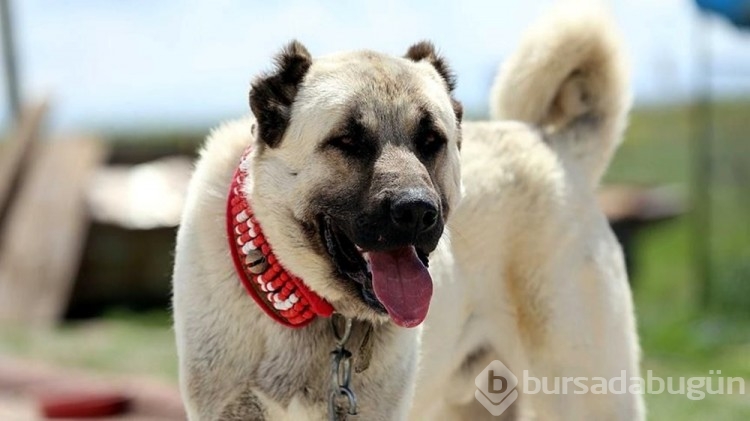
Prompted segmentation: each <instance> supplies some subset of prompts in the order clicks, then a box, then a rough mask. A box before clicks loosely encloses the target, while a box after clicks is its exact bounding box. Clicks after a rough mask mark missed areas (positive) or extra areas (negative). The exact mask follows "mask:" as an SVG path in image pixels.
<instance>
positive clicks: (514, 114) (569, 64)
mask: <svg viewBox="0 0 750 421" xmlns="http://www.w3.org/2000/svg"><path fill="white" fill-rule="evenodd" d="M613 28H614V24H613V23H612V21H611V20H610V19H609V18H608V17H607V16H606V15H605V14H604V13H602V12H599V11H596V12H594V11H583V10H580V9H575V10H564V9H560V10H558V11H556V12H555V13H552V14H550V15H549V16H547V17H545V18H543V19H542V20H541V21H539V22H537V23H536V24H535V25H534V26H533V27H532V28H531V29H530V30H529V31H528V32H527V33H526V34H525V36H524V37H523V39H522V41H521V43H520V46H519V47H518V49H517V50H516V52H515V53H514V54H513V55H512V56H511V57H510V58H509V59H508V60H507V61H506V62H505V63H504V64H503V65H502V66H501V68H500V70H499V72H498V75H497V77H496V79H495V83H494V86H493V88H492V92H491V98H490V114H491V117H492V118H493V119H502V120H519V121H522V122H525V123H527V124H531V125H534V126H537V127H539V128H540V129H541V130H542V131H543V133H544V134H545V138H546V139H547V140H548V142H549V144H550V145H551V147H552V148H554V149H555V150H556V151H557V152H558V153H559V154H560V155H561V157H562V159H563V161H564V162H565V163H566V164H567V165H574V166H578V167H579V168H580V170H581V171H583V173H584V175H585V176H586V177H587V178H588V179H589V181H590V183H591V185H592V186H596V185H597V184H598V183H599V179H600V178H601V176H602V174H603V173H604V171H605V170H606V168H607V166H608V165H609V161H610V159H611V157H612V154H613V153H614V151H615V149H616V148H617V146H618V145H619V143H620V140H621V137H622V132H623V131H624V129H625V126H626V123H627V114H628V111H629V109H630V103H631V96H630V86H629V81H628V72H627V66H626V64H625V60H624V54H623V51H622V50H623V49H622V46H621V45H620V42H619V39H618V37H617V35H616V33H615V30H614V29H613Z"/></svg>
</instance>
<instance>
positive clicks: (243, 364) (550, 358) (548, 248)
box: [174, 14, 644, 420]
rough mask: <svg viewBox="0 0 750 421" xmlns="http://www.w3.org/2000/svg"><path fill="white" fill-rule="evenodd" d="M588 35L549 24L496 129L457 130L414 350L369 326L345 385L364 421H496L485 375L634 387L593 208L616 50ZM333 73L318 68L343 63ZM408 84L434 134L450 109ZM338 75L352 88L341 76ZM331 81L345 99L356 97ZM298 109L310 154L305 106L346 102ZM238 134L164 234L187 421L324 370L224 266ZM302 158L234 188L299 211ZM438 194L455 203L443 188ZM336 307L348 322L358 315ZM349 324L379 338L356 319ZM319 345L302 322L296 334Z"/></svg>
mask: <svg viewBox="0 0 750 421" xmlns="http://www.w3.org/2000/svg"><path fill="white" fill-rule="evenodd" d="M603 19H604V18H603V17H602V16H600V15H598V14H596V15H583V16H569V15H567V14H563V15H555V17H553V18H549V19H546V20H544V21H543V22H542V23H540V24H538V25H537V26H536V27H535V28H534V29H532V31H531V32H530V33H529V35H528V36H527V37H526V38H525V39H524V41H522V43H521V45H520V47H519V49H518V51H517V53H516V54H515V55H514V56H513V57H511V58H510V59H509V60H508V61H507V62H506V64H505V65H504V66H503V68H502V70H501V72H500V74H499V75H498V78H497V81H496V84H495V87H494V88H493V94H492V100H491V101H492V102H491V109H492V115H493V118H494V119H495V120H504V121H490V122H481V123H469V122H465V123H464V124H463V127H462V131H463V144H462V149H461V173H462V183H463V199H462V201H461V202H460V205H458V206H457V207H456V208H455V210H454V211H453V214H452V215H451V217H450V220H449V224H448V231H449V232H447V233H446V234H445V236H444V238H443V240H442V241H441V243H440V245H439V246H438V249H437V250H436V251H435V252H433V253H432V255H431V257H430V262H431V263H430V272H431V274H432V277H433V280H434V282H435V286H436V288H435V294H434V296H433V300H432V304H431V308H430V312H429V315H428V318H427V320H426V322H425V326H424V329H423V330H424V335H422V328H416V329H403V328H395V327H392V326H390V327H388V326H386V325H389V323H386V324H385V325H384V327H383V329H386V330H385V331H384V332H385V333H384V334H383V335H381V336H379V337H378V340H377V341H376V343H375V345H374V349H373V357H372V361H371V364H370V367H369V368H368V369H367V370H366V371H364V372H363V373H357V374H355V378H354V380H355V392H356V393H357V395H358V398H359V399H360V402H362V410H363V412H362V413H363V414H368V416H366V417H363V418H362V419H404V418H407V417H408V418H410V419H415V420H422V419H425V420H427V419H429V420H439V419H445V420H454V419H472V420H473V419H483V418H484V419H494V418H493V417H492V416H491V415H490V414H489V412H487V411H486V410H485V409H484V408H482V407H481V406H479V404H478V403H477V402H476V401H475V398H474V392H475V390H476V386H475V385H474V378H475V377H476V375H478V374H479V372H480V371H481V370H482V369H484V367H485V366H486V365H487V364H488V363H489V362H490V361H492V360H493V359H498V360H500V361H502V362H503V363H504V364H505V365H507V366H508V367H509V368H510V369H511V371H513V372H514V373H515V374H516V375H517V376H518V377H519V378H520V377H521V374H522V372H523V370H529V372H530V374H531V375H533V376H536V377H550V378H551V377H555V376H560V377H563V376H568V377H607V378H608V377H616V376H619V375H620V374H621V373H620V371H621V370H625V371H626V372H627V376H628V377H630V376H636V375H638V374H639V361H638V360H639V350H638V341H637V336H636V333H635V322H634V318H633V308H632V302H631V296H630V290H629V287H628V283H627V275H626V272H625V268H624V264H623V258H622V253H621V250H620V247H619V245H618V243H617V241H616V239H615V237H614V236H613V234H612V232H611V230H610V229H609V226H608V224H607V221H606V218H605V217H604V215H603V214H602V212H601V211H600V210H599V208H598V207H597V205H596V201H595V197H594V189H595V187H596V185H597V184H598V181H599V178H600V177H601V175H602V173H603V172H604V170H605V169H606V166H607V163H608V161H609V159H610V157H611V155H612V153H613V151H614V150H615V148H616V146H617V144H618V142H619V141H620V138H621V134H622V130H623V129H624V126H625V122H626V115H627V111H628V107H629V97H628V92H629V90H628V85H627V80H626V77H625V71H624V66H623V65H622V63H621V58H620V46H619V44H618V43H617V42H616V37H615V36H614V35H613V34H612V32H611V30H610V29H609V24H608V23H606V21H605V20H603ZM345 57H351V56H345ZM337 60H338V59H336V58H335V57H334V59H332V60H331V61H330V63H331V64H330V66H336V65H338V64H340V62H339V61H337ZM347 60H348V58H347ZM355 64H356V63H352V64H351V66H354V65H355ZM418 64H419V63H418ZM425 66H426V65H425ZM313 69H315V67H313ZM318 69H323V70H321V71H325V67H318ZM420 71H424V82H420V83H424V86H423V89H424V90H425V92H428V94H427V95H431V97H430V98H432V99H431V103H433V104H435V107H437V108H438V109H439V110H440V113H442V114H441V115H442V116H443V120H442V123H441V124H444V125H446V126H450V125H451V124H452V123H451V121H452V118H451V108H450V104H449V103H447V102H446V99H445V97H441V96H440V95H439V94H438V93H437V90H438V85H437V84H436V82H437V81H436V76H435V73H434V72H432V71H430V70H429V69H423V70H420ZM351 74H352V77H356V70H353V71H352V73H351ZM321 77H322V76H321ZM339 82H341V86H343V87H346V86H347V83H356V81H352V82H342V81H339ZM303 92H304V91H303ZM306 95H313V96H314V95H319V97H317V98H316V97H307V98H303V99H302V101H303V104H306V105H305V107H306V108H305V109H302V110H301V109H299V108H298V109H295V110H294V112H295V113H303V114H302V115H307V116H309V119H305V118H302V119H301V120H297V123H295V119H294V118H292V125H291V126H290V132H291V133H292V134H291V135H287V138H289V137H290V136H291V137H292V138H294V137H297V138H305V137H308V138H316V137H318V136H319V135H320V133H323V132H325V131H326V130H327V129H326V128H325V127H322V125H325V124H328V122H329V121H330V119H329V118H326V116H316V115H315V112H316V109H319V108H325V107H317V106H316V101H328V102H331V101H332V102H336V101H341V102H344V100H343V99H342V97H344V96H346V92H345V91H342V90H340V88H339V89H338V90H337V88H336V84H335V83H334V84H332V85H331V86H330V89H328V90H326V91H325V92H324V91H308V92H307V93H306ZM506 120H515V121H506ZM253 124H254V120H253V118H252V117H250V118H247V119H244V120H238V121H235V122H231V123H228V124H226V125H224V126H222V127H221V128H219V129H218V130H216V131H215V132H214V133H212V135H211V136H210V138H209V140H208V142H207V144H206V146H205V148H204V150H203V152H202V153H201V159H200V161H199V163H198V165H197V168H196V172H195V175H194V177H193V180H192V182H191V185H190V193H189V196H188V203H187V206H186V209H185V213H184V219H183V224H182V226H181V228H180V232H179V235H178V241H177V250H176V264H175V274H174V309H175V330H176V333H177V344H178V350H179V354H180V380H181V387H182V391H183V396H184V397H185V399H186V404H187V410H188V414H189V417H190V419H191V420H209V419H216V417H217V416H218V414H221V413H222V411H224V410H225V408H226V406H227V405H231V404H232V403H233V402H243V400H242V396H240V395H241V394H242V393H243V387H244V385H245V384H246V382H247V379H249V378H252V377H253V373H254V372H256V371H257V370H258V367H265V364H267V362H268V360H269V358H276V357H278V355H279V354H281V355H282V357H283V358H287V359H288V364H289V365H293V364H300V365H301V366H303V365H307V366H322V367H323V370H324V371H325V370H327V367H328V364H329V361H328V360H327V359H326V358H322V359H321V358H317V357H316V356H315V355H312V354H308V353H307V352H306V350H304V349H296V348H295V346H298V344H300V343H304V342H302V339H301V337H302V336H304V335H306V333H305V331H304V329H303V330H302V331H291V330H289V329H287V328H284V327H281V326H280V325H278V324H276V322H274V321H272V320H271V319H270V318H268V317H267V316H265V314H263V313H262V312H261V311H260V310H259V309H258V308H257V306H256V305H255V303H254V302H253V301H252V300H251V299H250V298H248V297H247V296H246V294H245V292H244V291H243V290H242V289H241V288H240V287H239V286H238V284H237V280H236V278H235V275H234V272H233V271H234V269H233V266H232V263H231V260H230V259H229V258H228V250H227V248H226V238H225V233H224V229H223V224H224V217H225V215H224V211H225V208H224V206H225V200H226V193H227V188H228V186H229V183H230V180H231V176H232V172H233V171H234V168H235V166H236V165H237V163H238V161H239V157H240V155H241V154H242V151H243V150H244V149H245V147H246V146H247V145H248V144H249V142H251V141H252V139H253V134H252V130H253V129H252V127H253ZM453 129H454V128H453V127H448V130H453ZM287 138H285V140H284V141H286V139H287ZM307 144H308V145H310V144H312V143H311V142H308V143H307ZM300 145H302V143H300ZM310 153H312V152H311V151H304V150H299V149H296V150H292V149H284V147H281V148H279V149H278V150H277V151H275V152H273V153H272V154H271V157H270V158H269V157H268V156H266V157H265V158H263V159H264V160H265V161H261V158H259V157H256V168H255V170H254V171H256V172H255V174H256V179H262V178H263V177H264V174H265V177H266V180H268V183H274V181H272V180H276V181H275V183H276V184H269V185H267V186H264V187H261V186H260V182H258V183H259V185H258V186H256V187H255V188H253V187H252V186H249V187H248V194H261V195H266V196H267V203H276V202H278V201H284V200H290V196H295V199H296V200H304V198H305V194H306V192H307V191H308V190H307V189H309V188H310V186H309V185H302V186H298V187H297V189H294V188H290V187H289V186H292V185H293V184H291V183H292V182H291V181H289V180H285V177H286V174H287V173H289V172H290V171H294V170H300V169H301V168H304V167H305V166H306V165H309V163H307V162H305V161H304V159H305V157H306V156H309V154H310ZM274 154H287V156H275V155H274ZM290 163H291V164H290ZM290 165H291V166H292V167H294V168H289V167H290ZM312 165H313V168H312V169H311V170H310V173H309V174H308V175H309V176H314V177H322V178H324V175H323V174H324V173H325V171H327V170H326V168H317V167H315V164H314V163H313V164H312ZM446 172H450V174H444V176H445V177H446V184H448V185H450V184H451V182H452V180H455V179H456V176H457V172H458V163H453V162H451V163H449V164H447V165H446ZM314 181H315V180H313V181H312V182H314ZM263 189H265V190H263ZM279 189H282V192H281V193H280V194H279ZM284 189H286V190H284ZM449 194H453V195H455V196H456V197H455V198H451V200H452V201H457V200H458V197H457V196H458V195H457V188H452V190H451V192H449ZM279 208H283V206H281V205H279ZM272 209H273V207H271V206H268V207H267V208H266V209H262V208H261V209H258V210H257V212H258V214H259V217H262V220H263V221H264V222H263V223H264V224H268V225H269V227H271V228H269V232H274V231H280V232H283V230H284V229H285V228H284V227H285V226H286V225H285V224H286V222H285V221H286V218H289V215H281V214H275V213H274V211H273V210H272ZM263 213H264V214H263ZM266 221H267V222H266ZM274 224H276V226H275V227H274V226H273V225H274ZM290 234H291V235H292V236H294V235H296V234H295V233H290ZM274 240H275V239H274V238H270V241H271V243H272V244H274V247H275V248H276V250H277V254H278V255H279V256H280V258H282V259H285V260H286V261H288V262H290V265H291V266H292V267H291V269H292V270H294V271H296V272H304V273H313V274H316V273H318V274H319V276H320V277H322V276H324V275H325V273H326V272H325V271H324V270H322V269H320V270H319V271H318V269H317V268H322V267H323V266H324V264H323V262H321V261H319V259H321V257H320V256H319V255H313V254H312V253H305V250H303V249H300V248H299V244H292V243H287V242H285V241H284V240H283V239H278V241H274ZM285 256H287V257H285ZM316 276H317V275H315V276H313V278H312V279H310V280H309V281H308V282H309V283H310V285H311V287H313V289H316V290H317V291H320V290H321V289H322V290H324V292H322V293H323V294H324V296H326V298H328V299H330V300H331V301H332V302H334V305H336V302H337V299H338V298H340V297H338V296H337V292H336V291H335V290H328V289H327V286H326V285H327V284H326V283H325V280H324V279H316ZM344 301H346V300H344ZM339 305H341V306H344V308H346V309H347V310H345V311H355V310H358V309H359V307H357V306H356V305H352V307H346V304H344V303H343V302H342V303H339ZM337 309H338V310H340V311H341V308H339V307H337ZM363 318H364V319H366V320H370V321H374V322H376V323H379V320H378V318H377V317H375V316H373V315H371V314H369V313H366V312H365V313H363ZM323 323H324V322H323ZM305 329H307V328H305ZM322 329H323V327H322V326H320V325H315V324H314V325H313V326H312V327H311V328H310V330H309V334H310V335H317V334H318V333H319V332H322ZM420 338H421V339H420ZM331 346H332V344H331ZM418 358H419V361H420V362H419V364H418V363H417V360H418ZM292 361H294V363H292ZM418 365H419V367H417V366H418ZM281 374H283V373H281ZM326 381H327V378H325V377H323V378H321V382H326ZM519 389H520V388H519ZM252 391H253V393H254V394H255V397H256V398H257V401H259V402H258V403H259V405H260V406H261V407H263V409H264V414H265V416H266V418H267V419H272V420H276V419H290V420H292V419H294V420H301V419H316V420H319V419H325V408H324V407H323V406H321V405H320V404H312V405H311V404H310V403H309V402H307V401H306V400H305V398H304V395H305V392H304V391H299V393H298V394H297V395H294V397H292V399H291V401H289V402H287V403H281V402H280V401H279V399H276V398H274V397H273V396H268V395H267V394H264V393H263V392H260V391H259V390H257V389H255V388H253V389H252ZM519 391H520V390H519ZM505 416H506V417H507V418H508V419H514V418H515V419H539V420H557V419H560V420H638V419H642V418H643V417H644V409H643V403H642V399H641V397H640V396H637V395H630V394H625V395H613V394H607V395H594V394H587V395H572V394H570V395H543V394H540V395H524V394H521V397H520V398H519V400H518V401H517V402H516V403H515V404H514V405H513V406H512V407H511V410H510V411H508V412H507V413H506V414H505Z"/></svg>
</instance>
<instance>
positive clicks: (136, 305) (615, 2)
mask: <svg viewBox="0 0 750 421" xmlns="http://www.w3.org/2000/svg"><path fill="white" fill-rule="evenodd" d="M606 3H607V4H608V5H609V6H610V7H611V9H612V12H613V14H614V16H615V20H616V22H617V23H618V25H619V26H620V29H621V32H622V34H623V37H624V39H625V41H626V44H627V48H628V50H629V55H630V58H631V64H632V84H633V88H634V92H635V108H634V111H633V113H632V116H631V123H630V128H629V130H628V132H627V134H626V140H625V142H624V144H623V146H622V147H621V149H620V151H619V153H618V154H617V156H616V158H615V160H614V162H613V164H612V166H611V168H610V170H609V173H608V175H607V176H606V178H605V183H604V185H603V186H602V189H601V191H600V202H601V204H602V206H603V207H604V209H605V211H606V213H607V215H608V216H609V218H610V221H611V223H612V226H613V228H614V229H615V231H616V233H617V235H618V238H619V239H620V241H621V243H622V244H623V246H624V248H625V250H626V254H627V260H628V267H629V270H630V274H631V278H632V279H631V284H632V286H633V292H634V297H635V303H636V311H637V316H638V323H639V330H640V335H641V340H642V346H643V352H644V373H645V370H653V372H654V376H661V377H669V376H675V377H677V376H708V375H709V374H708V371H709V370H721V371H722V374H723V375H724V376H732V377H743V378H745V379H748V380H750V218H749V217H750V139H748V137H750V1H747V0H736V1H733V0H714V1H711V0H698V1H697V2H696V1H694V0H658V1H655V0H611V1H608V2H606ZM551 4H554V2H551V1H542V0H527V1H523V2H516V1H462V2H458V1H447V0H431V1H426V0H421V1H412V2H408V3H407V2H397V1H390V0H379V1H369V0H368V1H358V2H346V3H343V2H336V1H332V0H330V1H323V0H317V1H289V2H284V3H283V4H277V3H273V2H260V1H240V0H217V1H212V2H208V1H195V0H183V1H180V2H177V1H171V2H153V1H145V0H132V1H128V2H121V1H102V0H98V1H93V0H70V1H65V2H59V1H52V0H22V1H21V0H15V1H14V0H0V6H2V12H3V13H2V22H1V23H2V42H3V44H2V47H3V50H2V51H3V66H4V67H3V86H2V88H1V90H0V98H2V100H3V101H2V105H0V419H3V420H5V419H9V420H12V419H33V415H29V412H28V410H27V409H28V408H29V407H30V406H33V403H29V401H28V399H27V398H26V396H27V395H28V393H26V392H28V391H29V390H37V389H40V388H41V389H43V390H45V391H48V390H49V389H60V388H61V387H62V388H65V387H67V386H64V385H66V384H67V385H69V384H71V380H70V379H74V380H75V381H74V382H72V383H75V384H84V385H86V384H88V385H89V386H88V387H89V389H97V388H98V389H99V390H101V385H102V384H107V385H108V387H114V388H115V390H117V391H118V393H120V394H121V395H122V396H125V397H126V398H127V399H129V400H130V401H131V408H135V410H133V411H131V415H130V416H131V417H133V419H146V418H137V417H139V416H140V417H150V418H148V419H165V420H166V419H180V417H182V416H183V415H182V414H181V413H180V410H179V409H178V407H179V400H178V398H177V397H176V392H175V384H176V373H177V368H176V355H175V350H174V345H173V335H172V331H171V328H170V316H169V310H168V305H169V289H170V285H169V282H170V276H171V265H172V259H173V255H172V246H173V240H174V234H175V230H176V226H177V225H178V223H179V212H180V209H181V206H182V200H183V194H184V188H185V184H186V181H187V177H188V176H189V174H190V169H191V160H192V159H193V157H194V152H195V150H196V148H197V147H198V145H199V144H200V142H201V140H202V139H203V137H204V136H205V135H206V134H207V133H208V131H209V130H210V128H211V127H212V126H215V125H217V124H218V123H219V122H220V121H222V120H225V119H230V118H235V117H238V116H241V115H243V114H245V113H247V112H249V107H248V104H247V94H248V88H249V82H250V80H251V79H252V76H253V75H255V74H257V73H258V72H260V71H262V70H264V69H268V68H269V67H270V64H271V61H270V57H271V56H272V55H273V54H274V53H275V52H276V51H277V50H278V49H279V48H280V46H281V45H282V44H284V43H285V42H287V41H288V40H289V39H291V38H297V39H299V40H300V41H302V42H303V43H304V44H305V45H306V46H307V47H308V49H309V50H310V51H311V52H312V53H313V54H314V55H323V54H329V53H333V52H336V51H339V50H346V49H360V48H369V49H375V50H379V51H383V52H387V53H392V54H398V55H401V54H403V53H404V52H405V51H406V49H407V48H408V46H409V45H411V44H412V43H414V42H416V41H418V40H421V39H430V40H432V41H434V42H435V44H436V45H437V46H439V48H440V49H441V51H442V53H443V54H444V55H445V56H446V57H447V58H448V59H449V61H450V63H451V64H452V67H453V68H454V70H455V71H456V74H457V75H458V81H459V84H458V89H457V94H456V95H457V97H458V98H459V99H460V100H461V101H462V102H463V104H464V107H465V109H466V111H467V114H466V115H467V118H468V119H475V120H478V119H484V118H486V117H487V115H488V110H487V100H488V96H489V88H490V86H491V83H492V80H493V77H494V75H495V72H496V69H497V66H498V65H499V64H500V63H502V61H503V59H504V58H505V57H507V56H508V55H509V54H510V53H511V52H512V51H513V49H514V47H515V46H516V45H517V43H518V40H519V38H520V36H521V34H522V31H523V29H524V28H526V27H527V26H528V25H530V24H531V23H532V22H533V21H534V19H535V18H537V17H538V16H540V15H541V14H542V13H544V12H545V11H546V10H547V9H548V8H549V7H550V5H551ZM32 380H33V381H32ZM39 384H42V385H43V386H44V387H40V386H39ZM61 385H63V386H61ZM21 392H23V393H21ZM39 393H41V392H39ZM39 393H37V395H38V394H39ZM749 393H750V392H749ZM32 395H34V394H32ZM37 395H34V396H37ZM157 396H158V397H159V399H158V400H155V397H157ZM154 402H156V403H154ZM165 402H170V403H171V404H169V405H168V404H165ZM170 405H171V406H170ZM647 405H648V409H649V413H650V418H651V419H655V420H659V419H682V420H704V419H722V420H747V419H750V395H744V396H743V395H708V396H707V397H706V398H705V399H704V400H700V401H692V400H688V399H687V398H686V397H685V396H684V395H671V394H668V393H665V394H661V395H648V396H647ZM3 408H4V409H3ZM25 410H26V411H27V412H25V414H26V415H21V414H23V413H24V411H25ZM4 411H5V412H4ZM23 416H26V418H22V417H23ZM13 417H15V418H13Z"/></svg>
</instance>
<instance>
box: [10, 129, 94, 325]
mask: <svg viewBox="0 0 750 421" xmlns="http://www.w3.org/2000/svg"><path fill="white" fill-rule="evenodd" d="M105 149H106V148H105V147H104V145H103V143H102V142H101V141H100V140H99V139H97V138H93V137H76V138H61V139H55V140H53V141H50V142H46V143H40V144H39V145H37V147H35V148H34V150H33V151H32V161H31V164H30V168H29V171H28V176H27V177H26V178H25V179H24V180H23V182H22V184H21V186H20V191H19V193H18V195H17V196H16V198H15V199H14V201H13V203H12V204H11V208H10V210H9V212H8V217H7V219H6V225H5V227H4V228H5V231H4V232H5V233H4V235H3V237H2V238H0V322H14V323H23V324H25V325H39V326H51V325H53V324H54V323H55V322H57V321H58V320H59V319H60V317H62V316H63V314H64V312H65V309H66V307H67V303H68V300H69V298H70V297H69V296H70V292H71V290H72V287H73V282H74V280H75V276H76V273H77V270H78V265H79V263H80V258H81V250H82V249H83V246H84V241H85V238H86V232H87V229H88V226H89V216H88V211H87V206H86V201H85V192H86V187H87V185H88V182H89V179H90V178H91V176H92V174H93V173H94V171H95V170H96V168H97V167H99V166H100V165H101V163H102V162H103V160H104V158H105V155H106V154H105Z"/></svg>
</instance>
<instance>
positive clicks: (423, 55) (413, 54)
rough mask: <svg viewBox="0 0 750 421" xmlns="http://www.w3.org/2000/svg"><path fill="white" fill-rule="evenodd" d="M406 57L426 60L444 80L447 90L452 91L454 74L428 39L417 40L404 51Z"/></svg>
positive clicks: (454, 82) (454, 81)
mask: <svg viewBox="0 0 750 421" xmlns="http://www.w3.org/2000/svg"><path fill="white" fill-rule="evenodd" d="M404 57H406V58H408V59H411V60H413V61H422V60H426V61H427V62H428V63H430V64H432V66H433V67H434V68H435V70H437V72H438V74H439V75H440V76H442V78H443V80H445V84H446V86H448V92H453V90H454V89H456V75H454V74H453V70H451V68H450V66H448V62H447V61H446V60H445V58H443V57H442V56H440V55H438V53H437V52H436V51H435V46H434V45H432V43H431V42H429V41H422V42H418V43H416V44H414V45H412V46H411V47H409V50H408V51H407V52H406V56H404Z"/></svg>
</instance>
